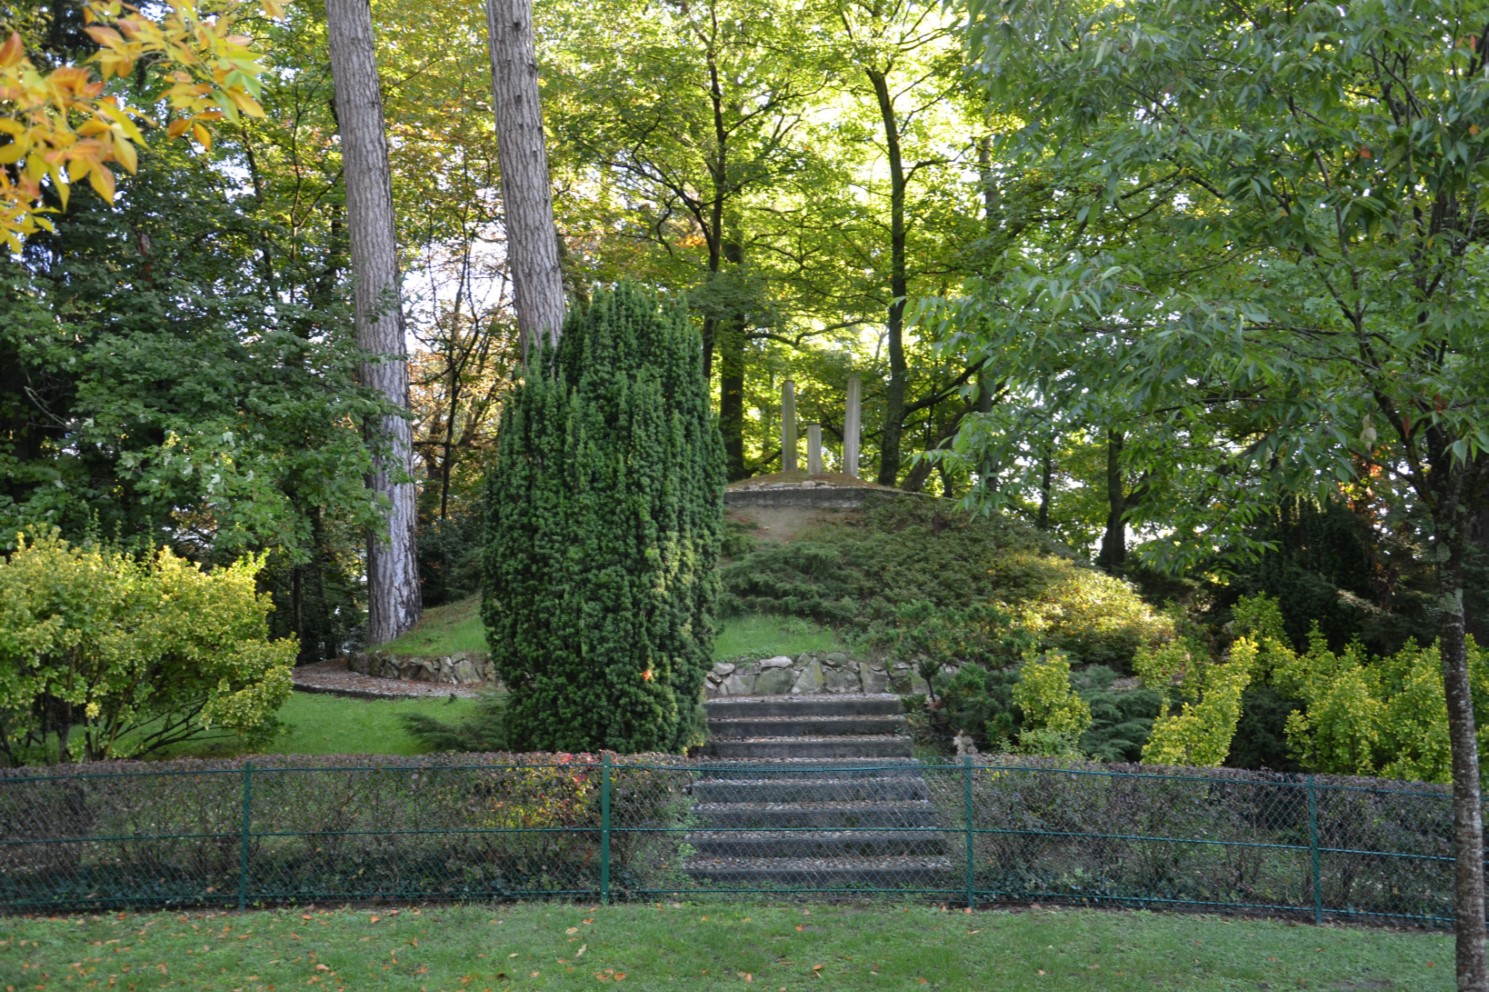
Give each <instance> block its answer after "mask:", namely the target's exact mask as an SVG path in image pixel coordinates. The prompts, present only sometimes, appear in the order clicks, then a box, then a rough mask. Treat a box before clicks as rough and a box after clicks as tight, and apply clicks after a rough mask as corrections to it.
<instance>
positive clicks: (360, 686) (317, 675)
mask: <svg viewBox="0 0 1489 992" xmlns="http://www.w3.org/2000/svg"><path fill="white" fill-rule="evenodd" d="M290 677H291V678H292V679H294V682H295V688H296V689H299V690H301V691H303V692H325V693H330V694H331V695H335V696H356V697H359V698H361V699H415V698H421V699H448V698H449V697H451V696H457V697H460V698H462V699H474V698H475V697H477V696H479V695H480V694H481V690H482V689H483V688H485V684H484V683H479V682H467V683H466V684H464V685H448V684H445V683H440V682H410V681H407V680H405V679H380V678H377V677H376V676H373V675H363V674H362V673H361V672H354V671H351V670H350V669H348V668H347V667H346V659H345V658H332V659H331V660H330V661H322V662H317V663H316V664H314V665H301V666H300V667H298V668H296V669H294V670H293V671H292V672H291V673H290Z"/></svg>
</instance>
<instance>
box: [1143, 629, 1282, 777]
mask: <svg viewBox="0 0 1489 992" xmlns="http://www.w3.org/2000/svg"><path fill="white" fill-rule="evenodd" d="M1170 655H1171V656H1172V652H1170ZM1256 658H1257V648H1256V645H1255V644H1254V643H1252V642H1251V641H1249V640H1246V639H1245V638H1242V639H1241V640H1239V641H1237V642H1236V643H1235V644H1234V645H1232V647H1231V653H1230V657H1229V658H1228V659H1227V660H1226V661H1225V662H1224V663H1223V664H1218V665H1208V666H1205V667H1204V668H1203V669H1201V671H1200V674H1199V675H1197V676H1191V677H1190V679H1189V680H1188V681H1187V683H1186V686H1187V692H1186V693H1184V694H1185V695H1188V696H1189V697H1190V698H1189V699H1187V700H1185V701H1184V702H1183V703H1182V705H1181V706H1180V709H1179V712H1178V713H1170V712H1161V713H1160V714H1159V715H1158V719H1157V720H1155V721H1153V732H1152V734H1151V735H1150V736H1149V738H1148V743H1147V744H1146V745H1145V746H1144V747H1143V761H1144V762H1145V763H1147V764H1158V765H1199V766H1201V767H1215V766H1219V765H1222V764H1224V763H1225V759H1226V757H1227V756H1228V755H1229V754H1230V746H1231V741H1232V739H1234V738H1235V736H1236V727H1237V725H1238V724H1239V723H1240V722H1241V695H1242V693H1244V692H1245V691H1246V687H1247V686H1248V685H1250V684H1251V678H1252V675H1253V672H1254V671H1255V668H1256ZM1139 670H1140V671H1144V672H1145V674H1146V673H1148V672H1152V671H1155V670H1156V668H1147V667H1146V666H1144V665H1143V663H1142V662H1141V661H1140V662H1139ZM1172 685H1173V683H1172V681H1168V682H1165V681H1163V680H1162V679H1158V680H1156V684H1155V682H1150V683H1149V687H1150V688H1156V689H1158V690H1159V691H1160V692H1163V691H1165V689H1166V688H1168V687H1171V686H1172ZM1165 710H1167V706H1165Z"/></svg>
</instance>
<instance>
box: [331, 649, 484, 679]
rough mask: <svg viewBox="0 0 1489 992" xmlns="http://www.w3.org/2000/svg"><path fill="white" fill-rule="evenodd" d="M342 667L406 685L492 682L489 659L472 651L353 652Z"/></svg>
mask: <svg viewBox="0 0 1489 992" xmlns="http://www.w3.org/2000/svg"><path fill="white" fill-rule="evenodd" d="M346 667H347V668H350V669H351V670H352V671H354V672H361V673H362V674H363V675H373V676H376V677H378V678H382V679H403V680H405V681H408V682H438V683H441V684H444V685H464V684H465V683H467V682H495V681H496V672H495V670H494V669H493V668H492V667H491V659H490V658H488V657H486V655H485V654H483V653H480V652H475V651H463V652H460V653H457V654H449V655H430V656H427V657H426V656H419V655H405V654H387V653H385V652H382V651H353V652H352V653H351V654H349V655H347V659H346Z"/></svg>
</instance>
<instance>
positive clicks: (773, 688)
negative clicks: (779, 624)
mask: <svg viewBox="0 0 1489 992" xmlns="http://www.w3.org/2000/svg"><path fill="white" fill-rule="evenodd" d="M924 688H925V687H924V683H922V682H921V679H920V676H919V675H917V674H916V673H915V668H914V666H913V665H911V664H909V663H908V662H903V661H900V662H893V663H890V664H889V665H883V664H879V663H877V662H867V661H858V660H855V659H852V658H849V657H848V656H847V655H845V654H842V653H841V652H837V651H814V652H811V653H809V654H802V655H797V656H796V657H795V658H788V657H786V656H785V655H779V656H777V657H775V658H764V659H761V660H759V661H736V662H729V661H720V662H717V663H716V664H715V665H714V666H713V670H712V671H710V672H709V673H708V677H707V679H706V680H705V681H704V683H703V691H704V692H705V693H706V694H707V695H708V698H710V699H714V698H717V697H720V696H778V695H797V696H804V695H811V694H813V693H834V692H895V693H899V694H901V695H905V694H908V693H911V692H920V691H924Z"/></svg>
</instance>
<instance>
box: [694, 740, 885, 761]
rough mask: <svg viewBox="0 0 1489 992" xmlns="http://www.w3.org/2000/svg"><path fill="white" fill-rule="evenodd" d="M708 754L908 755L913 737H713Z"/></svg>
mask: <svg viewBox="0 0 1489 992" xmlns="http://www.w3.org/2000/svg"><path fill="white" fill-rule="evenodd" d="M708 751H709V754H710V755H711V756H713V757H718V758H869V759H876V758H908V757H910V754H911V750H910V738H909V737H906V736H904V735H900V734H843V735H840V736H833V737H822V736H817V737H751V738H714V739H712V740H710V741H709V743H708Z"/></svg>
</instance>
